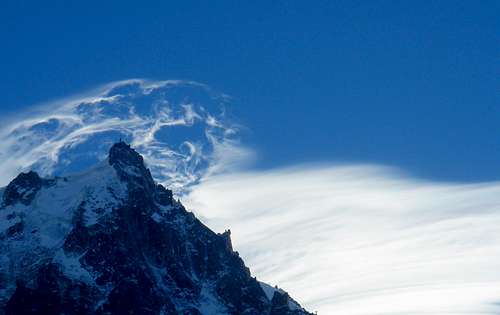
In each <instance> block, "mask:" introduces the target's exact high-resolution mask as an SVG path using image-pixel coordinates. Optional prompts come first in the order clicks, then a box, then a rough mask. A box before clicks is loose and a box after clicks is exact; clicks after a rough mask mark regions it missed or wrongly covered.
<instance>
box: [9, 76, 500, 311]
mask: <svg viewBox="0 0 500 315" xmlns="http://www.w3.org/2000/svg"><path fill="white" fill-rule="evenodd" d="M226 102H227V97H226V96H224V95H221V94H217V93H214V92H213V91H211V90H210V88H208V87H207V86H205V85H203V84H199V83H196V82H189V81H148V80H126V81H120V82H114V83H110V84H107V85H104V86H102V87H99V88H97V89H95V90H93V91H90V92H87V93H84V94H82V95H79V96H75V97H71V98H68V99H63V100H58V101H55V102H49V103H47V104H45V105H43V106H39V107H37V108H35V109H33V110H31V111H29V112H22V113H17V114H16V115H13V116H11V117H10V118H9V119H8V120H6V119H5V118H4V119H3V120H2V121H1V123H2V124H1V126H2V127H1V128H0V161H1V162H0V185H5V184H7V183H8V182H9V181H10V180H11V179H12V178H13V177H14V176H16V175H17V173H18V172H19V171H24V170H27V169H31V168H33V169H35V170H37V171H39V172H41V173H42V174H43V175H57V174H63V173H67V172H75V171H79V170H82V169H85V168H86V167H88V166H89V165H91V164H93V163H95V162H97V161H99V160H102V159H104V158H105V156H106V152H107V150H108V149H109V146H110V145H111V144H112V143H113V142H115V141H117V140H118V139H119V138H120V137H122V138H123V139H125V140H126V141H128V142H131V143H132V145H133V146H134V147H135V148H136V149H138V151H139V152H140V153H141V154H143V156H144V157H145V160H146V162H147V163H148V165H149V166H150V167H151V171H152V173H153V175H154V177H155V178H156V179H157V180H159V181H161V182H162V183H164V184H166V185H167V186H169V187H170V188H174V189H175V190H176V192H177V194H178V195H182V196H183V200H184V202H185V203H186V204H187V206H188V207H189V208H191V209H194V211H195V212H196V214H197V215H198V216H199V217H200V218H202V220H203V221H204V222H205V223H206V224H207V225H209V226H210V227H211V228H213V229H215V230H217V231H222V230H224V229H226V228H231V230H232V237H233V243H234V247H235V248H236V249H237V250H238V251H239V252H240V254H241V255H242V256H243V258H244V259H245V262H246V264H247V265H248V266H249V267H250V268H251V270H252V272H253V273H254V274H255V275H256V276H257V277H258V278H259V279H260V280H263V281H266V282H268V283H271V284H279V285H280V287H282V288H284V289H285V290H287V291H289V292H290V294H291V296H293V297H294V298H297V300H298V301H300V302H301V303H303V304H304V306H306V307H307V308H308V309H310V310H317V311H319V314H323V315H327V314H328V315H329V314H353V315H356V314H370V315H373V314H500V271H499V270H500V268H499V267H500V263H499V262H500V232H499V226H500V183H497V182H491V183H483V184H465V183H464V184H460V183H443V182H434V181H425V180H421V179H416V178H413V177H412V176H410V175H407V174H404V173H401V172H398V171H397V170H395V169H391V168H387V167H382V166H378V165H335V164H318V165H298V166H295V167H286V168H276V169H270V170H259V171H257V170H253V169H252V168H251V167H249V165H248V162H249V161H251V160H252V158H253V157H254V156H255V153H254V152H253V151H252V150H250V149H248V148H246V147H245V146H243V145H241V144H240V142H239V139H238V135H239V131H240V129H241V126H238V125H236V124H234V123H232V122H231V121H230V120H229V119H228V118H227V116H226V112H225V111H224V106H225V103H226Z"/></svg>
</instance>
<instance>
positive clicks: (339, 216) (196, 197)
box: [188, 165, 500, 315]
mask: <svg viewBox="0 0 500 315" xmlns="http://www.w3.org/2000/svg"><path fill="white" fill-rule="evenodd" d="M188 204H189V205H190V207H191V208H193V209H197V210H196V212H197V213H198V214H200V215H201V216H202V217H203V218H204V221H205V222H206V223H207V224H208V225H209V226H210V227H213V228H215V229H216V230H223V229H225V228H229V227H230V228H231V229H232V231H233V233H232V234H233V241H234V246H235V248H237V249H238V250H239V252H240V254H241V255H242V256H243V258H244V259H245V261H246V262H247V263H248V264H249V265H250V266H251V268H252V271H253V272H254V273H255V274H256V275H257V277H258V278H260V279H262V280H264V281H266V282H268V283H271V284H278V283H279V284H280V286H282V287H283V288H284V289H285V290H288V291H290V293H291V295H292V296H294V297H297V298H298V300H299V301H301V302H304V304H305V305H306V306H307V307H308V308H309V309H310V310H318V311H319V314H360V315H361V314H367V315H368V314H370V315H373V314H499V313H500V304H499V303H498V302H500V272H499V262H500V232H499V226H500V183H485V184H451V183H438V182H432V181H423V180H418V179H415V178H412V177H411V176H408V175H405V174H402V173H400V172H397V171H395V170H393V169H390V168H385V167H380V166H374V165H352V166H335V165H309V166H307V165H305V166H297V167H293V168H282V169H273V170H268V171H242V172H239V173H233V174H227V175H223V176H215V177H212V178H209V179H208V180H206V181H204V182H202V183H201V184H200V185H197V186H196V187H195V188H194V190H193V191H192V193H191V194H190V196H189V199H188Z"/></svg>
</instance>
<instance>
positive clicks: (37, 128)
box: [0, 80, 244, 193]
mask: <svg viewBox="0 0 500 315" xmlns="http://www.w3.org/2000/svg"><path fill="white" fill-rule="evenodd" d="M226 101H227V97H226V96H224V95H222V94H216V93H214V92H213V91H212V90H211V89H210V88H208V87H207V86H205V85H203V84H199V83H196V82H188V81H146V80H127V81H120V82H115V83H111V84H108V85H105V86H102V87H100V88H98V89H96V90H94V91H91V92H88V93H86V94H85V95H81V96H77V97H73V98H69V99H65V100H60V101H55V102H52V103H48V104H44V105H43V106H39V107H37V108H35V109H32V110H31V111H30V112H29V113H28V112H25V113H21V114H18V115H17V118H14V119H11V120H10V121H5V120H4V121H3V122H2V123H3V127H2V128H1V129H0V159H1V161H2V163H0V174H2V176H1V178H0V185H5V184H7V183H8V182H9V181H10V180H11V179H12V178H13V177H14V176H16V175H17V174H18V173H19V172H20V171H24V170H26V169H34V170H36V171H38V172H40V173H41V174H42V175H58V174H63V173H72V172H78V171H80V170H83V169H85V168H87V167H89V166H90V165H93V164H94V163H96V162H97V161H99V160H102V159H104V158H105V157H106V154H107V150H108V149H109V147H110V146H111V145H112V143H114V142H116V141H118V140H119V139H120V138H121V139H123V140H125V141H127V142H129V143H131V144H132V145H133V146H134V148H136V149H137V150H138V151H140V152H141V154H143V156H144V157H145V159H146V162H147V163H148V164H149V165H150V166H151V167H152V173H153V175H154V176H155V178H156V179H157V180H159V181H161V182H163V183H165V184H166V185H168V186H169V187H171V188H173V189H174V190H176V191H177V193H182V192H183V191H184V190H185V189H187V187H189V186H190V185H192V184H193V183H196V182H197V181H198V180H199V179H200V178H202V177H203V176H205V175H207V174H208V173H210V172H215V171H217V170H219V169H220V167H219V166H218V165H219V164H220V163H224V164H230V162H231V161H223V159H224V158H228V157H229V158H230V159H231V158H238V156H239V155H241V154H243V155H244V152H242V149H240V148H238V147H237V142H238V141H237V138H236V135H237V131H238V129H237V126H235V125H234V124H231V123H229V122H228V120H227V119H226V114H225V109H224V108H225V105H226Z"/></svg>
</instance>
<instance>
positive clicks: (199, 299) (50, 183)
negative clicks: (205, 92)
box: [0, 142, 309, 315]
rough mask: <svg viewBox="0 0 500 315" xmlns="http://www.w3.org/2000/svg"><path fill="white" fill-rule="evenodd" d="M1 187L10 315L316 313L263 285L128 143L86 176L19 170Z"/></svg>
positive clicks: (1, 292)
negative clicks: (157, 179) (52, 176)
mask: <svg viewBox="0 0 500 315" xmlns="http://www.w3.org/2000/svg"><path fill="white" fill-rule="evenodd" d="M0 193H1V194H2V202H3V203H2V206H1V207H0V220H1V222H2V223H1V224H0V253H2V254H0V262H1V264H0V266H2V267H0V306H1V307H2V308H3V309H4V312H5V314H186V315H188V314H192V315H195V314H203V315H209V314H248V315H250V314H255V315H257V314H258V315H266V314H269V315H292V314H293V315H305V314H309V313H307V312H306V311H305V310H303V309H302V308H301V307H300V306H299V305H298V304H297V303H296V302H295V301H293V300H292V299H291V298H289V297H288V294H286V293H285V292H284V291H281V290H272V292H271V293H272V294H269V287H268V286H265V287H264V288H266V290H267V291H268V292H264V290H263V287H262V286H261V284H260V283H259V282H258V281H257V280H256V279H255V278H254V277H252V276H251V274H250V271H249V269H248V268H247V267H246V266H245V264H244V262H243V260H242V259H241V258H240V257H239V255H238V253H237V252H235V251H233V248H232V245H231V239H230V232H229V231H226V232H225V233H223V234H216V233H214V232H212V231H211V230H210V229H209V228H207V227H206V226H205V225H203V224H202V223H201V222H200V221H199V220H198V219H196V218H195V216H194V215H193V214H192V213H191V212H188V211H186V209H185V208H184V207H183V206H182V204H181V203H180V202H177V201H175V200H174V199H173V196H172V192H171V191H170V190H168V189H166V188H165V187H163V186H162V185H159V184H156V183H155V182H154V180H153V178H152V176H151V173H150V172H149V170H148V169H147V168H146V167H145V166H144V162H143V159H142V157H141V156H140V155H139V154H138V153H137V152H136V151H134V150H133V149H132V148H130V146H129V145H127V144H125V143H123V142H119V143H117V144H115V145H114V146H113V147H112V148H111V149H110V154H109V158H108V160H107V162H106V163H103V164H102V165H100V166H97V167H96V168H94V169H93V170H91V171H90V172H88V173H86V174H80V175H77V176H73V177H71V176H69V177H63V178H55V179H51V180H46V179H41V178H40V177H39V176H38V175H37V174H36V173H34V172H30V173H27V174H20V175H19V176H18V177H17V178H16V179H14V180H13V181H12V182H11V184H9V186H7V188H6V189H5V190H4V191H3V192H0ZM47 220H49V221H47ZM47 222H48V223H47ZM0 312H1V311H0Z"/></svg>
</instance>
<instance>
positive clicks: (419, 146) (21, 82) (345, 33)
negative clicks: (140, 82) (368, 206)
mask: <svg viewBox="0 0 500 315" xmlns="http://www.w3.org/2000/svg"><path fill="white" fill-rule="evenodd" d="M499 9H500V4H499V3H498V2H497V1H481V2H477V1H439V2H430V1H429V2H425V3H424V2H422V1H413V2H409V1H324V2H320V1H318V2H315V5H314V6H311V4H310V3H309V2H305V1H304V2H300V3H299V2H298V1H286V2H285V1H280V2H273V3H270V2H269V1H262V2H258V1H257V2H256V1H253V2H241V1H238V2H236V1H227V2H226V1H218V2H216V3H209V2H204V3H201V2H199V3H198V2H190V1H185V2H183V3H176V4H173V3H171V2H168V1H157V2H149V3H147V4H142V7H138V6H137V3H136V2H134V3H132V2H126V1H125V2H124V1H120V2H107V3H102V2H90V1H86V2H84V3H83V2H82V3H80V4H67V3H65V1H64V2H63V1H60V2H52V3H49V4H47V3H43V4H42V3H41V2H35V1H33V2H26V1H3V2H2V4H1V7H0V20H1V21H2V28H0V36H1V38H2V49H1V51H0V58H1V60H2V61H1V62H0V72H1V73H2V76H1V77H0V95H1V96H2V101H1V103H0V115H9V114H11V113H12V112H14V111H17V110H19V109H20V108H22V107H25V106H29V105H32V104H34V103H39V102H43V101H46V100H50V99H56V98H60V97H63V96H67V95H70V94H74V93H78V92H80V91H82V90H86V89H89V88H92V87H94V86H96V85H99V84H103V83H106V82H110V81H115V80H122V79H127V78H134V77H145V78H153V79H189V80H194V81H198V82H203V83H206V84H208V85H210V86H211V87H213V88H214V89H216V90H218V91H221V92H224V93H226V94H229V95H231V96H232V97H233V108H232V111H233V115H234V117H235V119H237V120H238V121H240V122H241V123H242V124H243V125H245V126H247V127H248V128H249V131H248V132H247V134H246V135H245V142H246V143H248V144H250V145H252V146H253V147H255V148H256V150H257V151H258V153H259V155H260V159H259V165H258V166H260V167H262V168H269V167H274V166H278V165H284V164H295V163H298V162H311V161H313V162H315V161H340V162H350V163H351V162H370V163H377V164H386V165H390V166H396V167H400V168H402V169H404V170H406V171H408V172H410V173H412V174H414V175H415V176H418V177H425V178H432V179H439V180H448V181H450V180H451V181H455V180H456V181H484V180H497V179H499V178H500V163H499V162H500V139H499V137H498V134H499V127H498V122H499V121H500V108H499V106H498V105H499V93H498V73H499V71H498V70H499V66H498V65H499V64H498V56H499V54H498V53H499V49H498V30H499V29H500V25H499V24H500V21H499V19H498V14H499V13H500V12H499Z"/></svg>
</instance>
